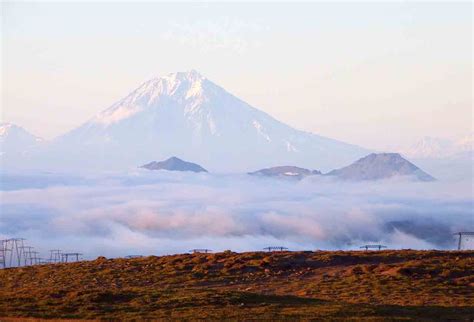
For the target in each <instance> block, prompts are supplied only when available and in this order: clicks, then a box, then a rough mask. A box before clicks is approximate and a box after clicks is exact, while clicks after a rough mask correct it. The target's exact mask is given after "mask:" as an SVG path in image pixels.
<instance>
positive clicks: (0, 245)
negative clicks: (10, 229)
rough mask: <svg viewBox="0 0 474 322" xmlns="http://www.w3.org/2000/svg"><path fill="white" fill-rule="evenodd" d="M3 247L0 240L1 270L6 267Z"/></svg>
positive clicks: (3, 243)
mask: <svg viewBox="0 0 474 322" xmlns="http://www.w3.org/2000/svg"><path fill="white" fill-rule="evenodd" d="M5 247H6V243H5V241H4V240H0V267H2V268H5V267H7V261H6V250H5Z"/></svg>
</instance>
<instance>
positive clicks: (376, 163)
mask: <svg viewBox="0 0 474 322" xmlns="http://www.w3.org/2000/svg"><path fill="white" fill-rule="evenodd" d="M140 168H144V169H148V170H169V171H192V172H207V170H206V169H204V168H203V167H202V166H200V165H198V164H196V163H191V162H187V161H183V160H181V159H179V158H176V157H171V158H169V159H167V160H164V161H160V162H157V161H153V162H150V163H147V164H145V165H143V166H141V167H140ZM248 174H249V175H252V176H260V177H271V178H290V179H297V180H300V179H303V178H305V177H308V176H315V175H324V176H333V177H336V178H338V179H342V180H351V181H366V180H369V181H373V180H381V179H389V178H393V177H402V176H409V177H412V178H414V179H416V180H418V181H433V180H435V178H433V177H432V176H430V175H429V174H428V173H426V172H424V171H422V170H421V169H420V168H418V167H417V166H415V165H414V164H413V163H411V162H409V161H407V160H405V159H404V158H403V157H402V156H401V155H400V154H398V153H378V154H376V153H372V154H369V155H367V156H365V157H363V158H361V159H359V160H357V161H356V162H354V163H352V164H350V165H348V166H346V167H344V168H341V169H337V170H332V171H330V172H328V173H326V174H323V173H321V171H318V170H308V169H305V168H300V167H295V166H279V167H272V168H265V169H261V170H258V171H254V172H249V173H248Z"/></svg>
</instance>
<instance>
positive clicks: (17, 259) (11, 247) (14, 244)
mask: <svg viewBox="0 0 474 322" xmlns="http://www.w3.org/2000/svg"><path fill="white" fill-rule="evenodd" d="M24 240H25V239H24V238H9V239H4V240H2V255H3V256H2V257H3V262H4V267H14V266H21V260H22V259H23V253H22V252H23V246H24V245H23V242H24Z"/></svg>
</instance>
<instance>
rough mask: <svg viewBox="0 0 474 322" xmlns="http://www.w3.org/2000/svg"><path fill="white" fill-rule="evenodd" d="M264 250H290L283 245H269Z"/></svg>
mask: <svg viewBox="0 0 474 322" xmlns="http://www.w3.org/2000/svg"><path fill="white" fill-rule="evenodd" d="M264 250H266V251H269V252H275V251H280V252H282V251H285V250H288V248H286V247H283V246H268V247H265V248H264Z"/></svg>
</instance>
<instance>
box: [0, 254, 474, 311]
mask: <svg viewBox="0 0 474 322" xmlns="http://www.w3.org/2000/svg"><path fill="white" fill-rule="evenodd" d="M473 294H474V252H466V251H464V252H445V251H411V250H404V251H380V252H276V253H263V252H252V253H232V252H223V253H216V254H192V255H191V254H183V255H174V256H163V257H155V256H151V257H146V258H136V259H113V260H107V259H104V258H101V259H97V260H95V261H88V262H80V263H70V264H59V265H43V266H34V267H25V268H15V269H5V270H0V312H1V313H0V315H1V316H5V317H34V318H50V319H52V318H62V319H79V318H80V319H188V320H195V319H202V318H206V319H215V320H220V319H222V318H224V317H225V318H227V319H231V320H248V319H285V318H286V319H291V320H293V319H360V318H362V317H364V318H366V319H373V320H379V319H415V320H439V319H441V320H449V319H455V320H472V319H473V318H474V295H473ZM0 320H5V319H0Z"/></svg>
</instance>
